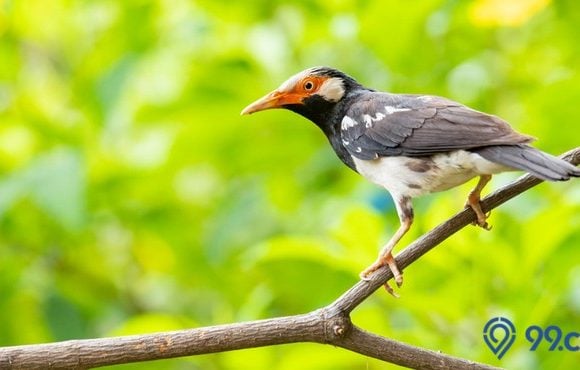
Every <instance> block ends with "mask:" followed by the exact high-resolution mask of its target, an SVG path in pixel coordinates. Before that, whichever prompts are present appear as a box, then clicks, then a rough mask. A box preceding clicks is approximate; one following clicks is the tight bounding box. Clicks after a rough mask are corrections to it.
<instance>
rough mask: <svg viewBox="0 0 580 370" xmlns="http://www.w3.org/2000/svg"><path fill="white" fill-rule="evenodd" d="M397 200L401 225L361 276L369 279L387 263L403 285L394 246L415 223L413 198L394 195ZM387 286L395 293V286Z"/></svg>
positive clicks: (389, 290)
mask: <svg viewBox="0 0 580 370" xmlns="http://www.w3.org/2000/svg"><path fill="white" fill-rule="evenodd" d="M393 199H394V201H395V206H396V207H397V214H398V215H399V220H400V221H401V226H399V228H398V229H397V231H396V232H395V235H393V236H392V237H391V239H390V240H389V241H388V242H387V244H385V246H384V247H383V249H381V252H380V253H379V257H378V258H377V260H376V261H375V262H374V263H373V264H372V265H370V266H369V267H367V268H366V269H365V270H364V271H363V272H361V274H360V277H361V278H362V279H363V280H366V279H368V276H369V275H370V274H372V273H373V272H375V271H376V270H378V269H379V268H381V267H383V266H385V265H387V266H389V268H390V269H391V271H392V272H393V277H394V278H395V282H396V283H397V286H399V287H400V286H401V285H402V284H403V275H402V274H401V272H400V271H399V268H398V267H397V263H396V262H395V259H394V258H393V254H392V251H393V248H394V247H395V245H396V244H397V243H398V242H399V240H401V238H402V237H403V235H405V233H406V232H407V231H408V230H409V229H410V228H411V224H412V223H413V206H412V204H411V198H409V197H395V196H393ZM385 288H386V289H387V291H388V292H389V293H391V294H392V295H395V294H394V292H393V288H391V287H390V286H389V284H388V282H387V283H385Z"/></svg>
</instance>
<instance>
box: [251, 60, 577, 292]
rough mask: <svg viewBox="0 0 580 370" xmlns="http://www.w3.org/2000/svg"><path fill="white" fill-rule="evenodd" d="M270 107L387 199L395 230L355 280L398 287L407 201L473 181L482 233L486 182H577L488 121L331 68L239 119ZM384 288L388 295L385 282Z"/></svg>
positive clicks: (502, 125)
mask: <svg viewBox="0 0 580 370" xmlns="http://www.w3.org/2000/svg"><path fill="white" fill-rule="evenodd" d="M275 108H282V109H287V110H290V111H292V112H295V113H297V114H299V115H301V116H303V117H305V118H306V119H308V120H310V121H312V122H313V123H314V124H315V125H316V126H318V127H319V128H320V129H321V130H322V132H323V133H324V135H325V136H326V138H327V139H328V141H329V143H330V145H331V146H332V149H333V150H334V152H335V153H336V155H337V156H338V158H339V159H340V160H341V161H342V162H343V163H344V164H345V165H346V166H348V167H349V168H350V169H352V170H354V171H355V172H357V173H359V174H360V175H362V176H363V177H364V178H366V179H367V180H369V181H371V182H373V183H375V184H377V185H379V186H381V187H383V188H385V189H386V190H387V191H388V192H389V193H390V195H391V197H392V199H393V201H394V204H395V208H396V211H397V215H398V217H399V221H400V226H399V228H398V229H397V230H396V232H395V233H394V234H393V235H392V237H391V238H390V239H389V240H388V242H387V243H386V244H385V245H384V246H383V247H382V248H381V250H380V252H379V255H378V257H377V259H376V261H375V262H374V263H372V264H371V265H370V266H369V267H367V268H366V269H365V270H363V271H362V272H361V273H360V277H361V279H363V280H369V279H370V276H371V275H372V274H373V273H374V272H375V271H377V270H378V269H380V268H382V267H383V266H388V268H390V270H391V271H392V273H393V278H394V280H395V282H396V284H397V286H398V287H401V285H402V283H403V275H402V273H401V271H400V269H399V268H398V266H397V264H396V261H395V259H394V257H393V254H392V252H393V248H394V247H395V246H396V244H397V243H398V242H399V241H400V240H401V238H402V237H403V236H404V235H405V233H407V231H408V230H409V229H410V227H411V225H412V223H413V218H414V212H413V206H412V199H413V198H416V197H419V196H423V195H425V194H429V193H434V192H440V191H445V190H448V189H451V188H454V187H456V186H459V185H461V184H463V183H465V182H467V181H469V180H471V179H473V178H475V177H478V181H477V184H476V185H475V187H474V188H473V189H472V190H471V191H470V192H469V194H468V196H467V200H466V202H465V206H466V207H470V208H471V209H472V210H473V212H474V213H475V218H474V224H475V225H477V226H480V227H481V228H484V229H486V230H489V229H490V225H489V224H488V223H487V218H488V216H489V214H486V213H484V212H483V210H482V208H481V205H480V198H481V191H482V190H483V188H484V187H485V186H486V184H487V183H488V182H489V181H490V180H491V177H492V175H495V174H497V173H501V172H505V171H513V170H523V171H526V172H528V173H530V174H531V175H533V176H535V177H537V178H539V179H542V180H549V181H565V180H568V179H570V178H571V177H579V176H580V169H579V168H577V167H575V166H573V165H572V164H570V163H568V162H566V161H564V160H562V159H560V158H557V157H555V156H553V155H551V154H548V153H545V152H543V151H540V150H539V149H536V148H534V147H532V146H530V145H529V144H530V143H531V142H532V141H534V140H535V138H534V137H532V136H528V135H524V134H521V133H518V132H516V131H515V130H514V129H513V128H512V127H511V126H510V125H509V124H508V123H507V122H506V121H504V120H503V119H501V118H499V117H497V116H495V115H491V114H487V113H483V112H480V111H477V110H475V109H472V108H469V107H467V106H465V105H463V104H460V103H458V102H455V101H453V100H450V99H447V98H444V97H440V96H435V95H421V94H394V93H389V92H382V91H377V90H375V89H371V88H368V87H365V86H363V85H362V84H360V83H359V82H357V81H356V80H355V79H354V78H352V77H351V76H349V75H347V74H346V73H344V72H341V71H339V70H338V69H334V68H331V67H324V66H320V67H312V68H308V69H306V70H303V71H301V72H299V73H297V74H295V75H293V76H292V77H290V78H289V79H287V80H286V81H284V82H283V83H282V84H281V85H280V86H279V87H278V88H277V89H275V90H273V91H272V92H270V93H269V94H267V95H265V96H264V97H262V98H260V99H258V100H256V101H254V102H253V103H251V104H250V105H248V106H247V107H245V108H244V109H243V110H242V112H241V114H242V115H247V114H251V113H255V112H259V111H263V110H267V109H275ZM384 286H385V288H386V289H387V291H388V292H389V293H391V294H393V295H395V296H396V294H395V293H394V291H393V289H392V287H390V285H389V284H388V282H386V283H385V285H384Z"/></svg>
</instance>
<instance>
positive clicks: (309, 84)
mask: <svg viewBox="0 0 580 370" xmlns="http://www.w3.org/2000/svg"><path fill="white" fill-rule="evenodd" d="M312 89H314V82H312V81H306V82H305V83H304V90H306V91H311V90H312Z"/></svg>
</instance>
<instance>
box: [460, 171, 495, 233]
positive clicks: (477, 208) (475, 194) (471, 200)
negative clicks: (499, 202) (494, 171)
mask: <svg viewBox="0 0 580 370" xmlns="http://www.w3.org/2000/svg"><path fill="white" fill-rule="evenodd" d="M489 180H491V175H481V176H479V181H478V182H477V185H475V187H474V188H473V190H471V191H470V192H469V195H468V196H467V202H465V206H466V207H467V206H469V207H471V209H473V212H475V215H476V216H477V221H476V222H473V224H474V225H478V226H480V227H482V228H484V229H485V230H489V229H491V226H489V225H488V223H487V218H488V217H489V214H487V215H486V214H485V213H483V210H482V209H481V204H480V203H479V200H480V197H481V190H483V188H484V187H485V185H487V183H488V182H489Z"/></svg>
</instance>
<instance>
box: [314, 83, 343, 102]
mask: <svg viewBox="0 0 580 370" xmlns="http://www.w3.org/2000/svg"><path fill="white" fill-rule="evenodd" d="M317 94H318V95H321V96H322V97H323V98H324V99H325V100H328V101H331V102H337V101H339V100H340V99H342V97H343V96H344V85H343V84H342V80H341V79H340V78H337V77H333V78H329V79H328V80H326V81H324V82H323V83H322V86H320V88H319V89H318V91H317Z"/></svg>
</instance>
